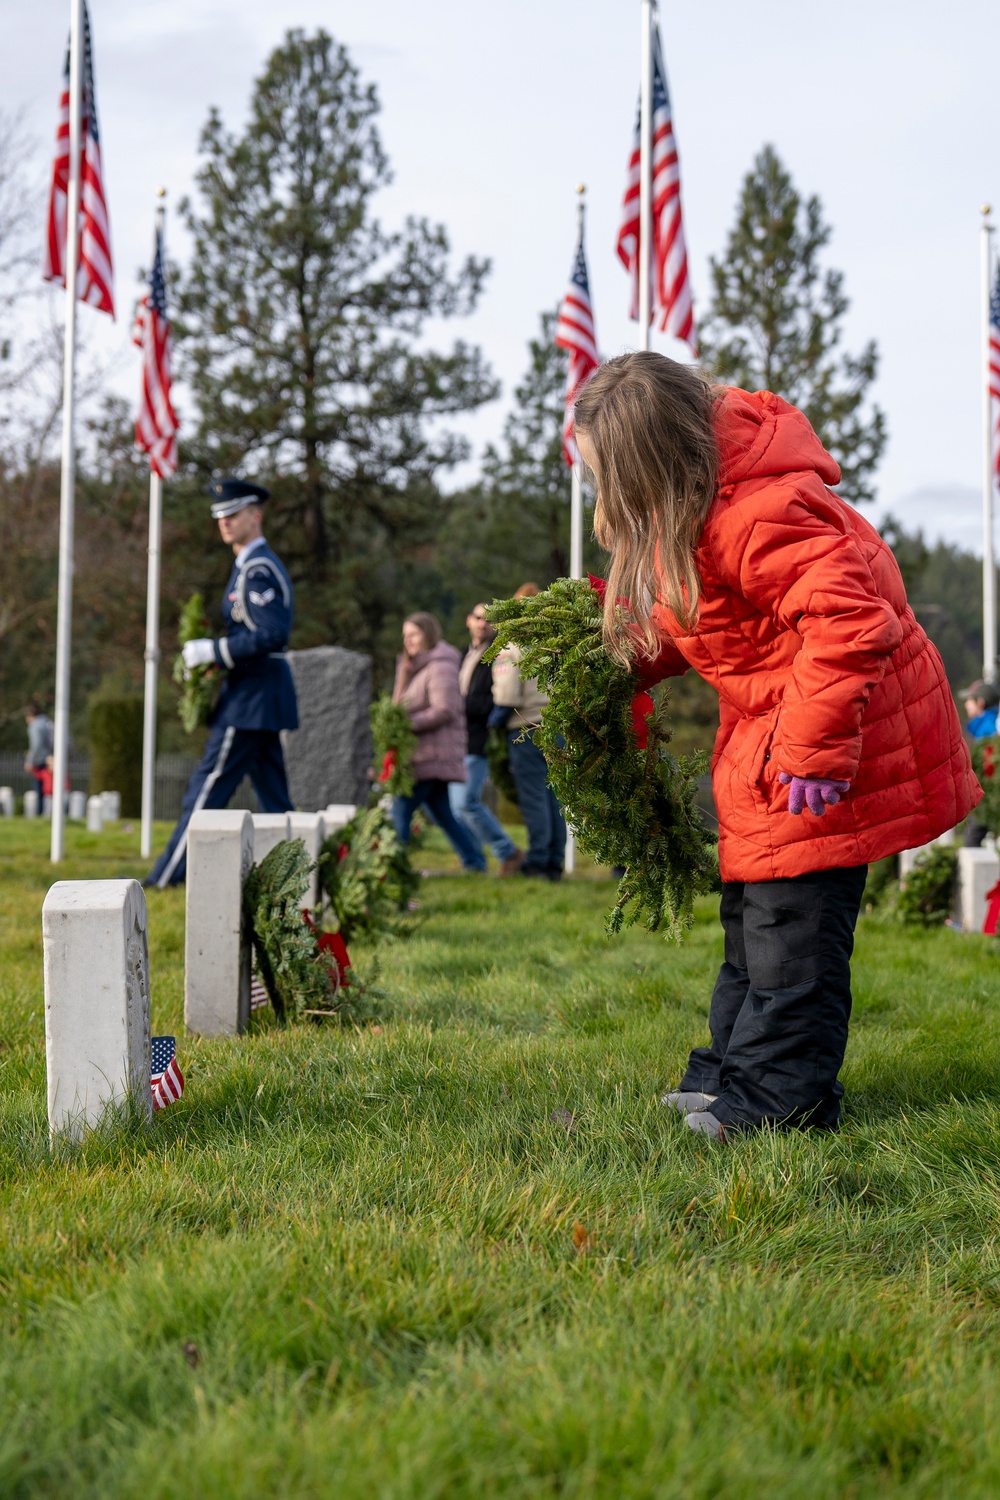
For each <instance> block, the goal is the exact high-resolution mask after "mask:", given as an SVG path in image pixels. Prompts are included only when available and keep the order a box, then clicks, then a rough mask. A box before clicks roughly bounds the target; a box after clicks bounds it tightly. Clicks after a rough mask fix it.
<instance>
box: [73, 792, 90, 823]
mask: <svg viewBox="0 0 1000 1500" xmlns="http://www.w3.org/2000/svg"><path fill="white" fill-rule="evenodd" d="M69 815H70V817H71V818H76V819H77V820H78V821H79V820H80V819H81V818H85V817H86V816H87V793H86V792H70V794H69Z"/></svg>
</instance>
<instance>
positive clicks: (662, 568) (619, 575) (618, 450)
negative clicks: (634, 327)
mask: <svg viewBox="0 0 1000 1500" xmlns="http://www.w3.org/2000/svg"><path fill="white" fill-rule="evenodd" d="M714 401H715V398H714V396H713V393H712V388H711V386H710V385H709V383H708V380H707V378H706V377H705V376H704V375H703V374H702V373H701V371H700V370H696V369H692V368H691V366H690V365H681V364H678V363H677V362H676V361H675V360H672V359H666V358H664V356H663V355H662V354H651V353H638V354H620V355H619V356H618V358H617V359H609V360H608V361H607V363H606V364H603V365H602V366H601V368H600V369H599V370H598V371H597V372H596V374H595V375H594V376H593V377H592V378H591V379H590V381H588V383H587V385H586V386H585V387H584V389H583V390H582V392H581V393H580V395H579V396H578V397H577V402H576V429H577V431H578V432H580V433H582V434H583V435H584V436H585V437H586V438H587V439H588V441H589V443H590V444H591V445H592V447H593V451H594V460H595V476H594V477H595V479H596V481H597V500H596V504H595V506H594V535H595V536H596V537H597V540H598V541H599V542H600V544H601V546H602V547H604V548H605V549H606V550H607V551H608V552H609V553H610V554H611V567H610V570H609V573H608V581H607V591H606V593H605V596H604V644H605V647H606V649H607V651H608V652H609V654H610V655H611V656H612V657H614V658H615V660H617V661H620V662H623V663H626V662H628V660H629V653H628V650H627V649H626V646H627V641H628V640H629V639H631V640H635V638H636V636H638V638H639V640H640V641H641V642H642V643H643V645H644V646H645V648H646V650H647V651H648V652H649V653H650V654H652V653H653V652H654V651H655V633H654V631H653V625H652V620H651V611H652V608H653V605H654V604H656V603H657V602H664V603H666V604H668V605H669V606H670V608H671V609H672V610H673V612H674V614H675V615H676V616H677V619H678V620H679V621H680V623H681V624H682V625H683V626H684V627H685V629H690V628H691V626H692V625H693V624H694V622H695V620H696V619H697V615H698V602H699V596H700V593H701V580H700V579H699V577H698V569H697V567H696V565H695V557H694V554H695V548H696V547H697V545H698V538H699V537H700V535H701V530H702V527H703V526H704V524H705V518H706V516H707V515H708V511H709V507H710V506H711V504H712V500H713V499H714V496H715V489H716V483H717V480H718V471H719V450H718V448H717V446H716V442H715V435H714V433H713V430H712V411H713V406H714ZM624 600H628V608H627V610H625V611H623V609H622V608H621V604H622V601H624Z"/></svg>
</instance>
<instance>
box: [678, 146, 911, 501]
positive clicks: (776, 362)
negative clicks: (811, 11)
mask: <svg viewBox="0 0 1000 1500" xmlns="http://www.w3.org/2000/svg"><path fill="white" fill-rule="evenodd" d="M830 234H831V231H830V227H829V225H828V224H825V223H824V221H823V209H822V205H821V203H820V200H819V198H818V197H816V196H815V194H814V195H813V196H812V197H810V198H808V199H806V200H805V201H803V199H802V197H801V196H800V194H799V192H798V190H797V189H796V188H795V186H794V184H793V182H792V179H791V176H790V175H789V173H788V172H787V170H786V169H785V167H784V166H783V165H782V163H781V161H780V160H779V158H778V155H777V153H776V151H775V150H774V147H773V146H765V147H764V149H763V150H762V151H761V152H760V153H759V155H758V156H757V158H756V160H755V161H754V164H753V168H752V169H751V171H749V172H748V173H747V175H746V177H745V178H744V180H743V187H742V190H741V193H740V198H739V204H738V206H737V212H736V223H735V224H734V226H733V228H732V230H731V232H730V235H729V241H728V243H727V245H726V250H725V254H724V255H723V256H722V257H720V258H719V259H716V258H715V257H713V258H712V259H711V261H710V266H711V276H712V301H711V305H710V308H709V316H708V319H707V320H706V322H705V323H704V325H703V326H702V328H701V329H700V331H699V332H700V339H701V350H702V358H703V360H704V362H705V364H706V365H707V367H708V368H709V369H710V370H712V372H713V373H714V374H715V375H716V377H717V378H718V379H719V380H722V381H724V382H726V383H727V384H730V385H739V386H742V387H743V388H744V389H746V390H751V391H756V390H769V391H774V392H775V393H776V394H777V395H779V396H783V397H784V398H785V399H786V400H787V401H791V402H792V403H793V404H794V405H796V406H799V407H801V408H802V410H803V411H804V412H805V413H806V415H807V416H808V418H809V420H810V422H811V423H812V425H813V427H814V428H815V429H816V432H817V433H818V434H819V437H820V439H821V441H822V442H823V443H824V445H825V446H826V447H827V448H828V449H829V450H830V452H831V453H832V454H833V456H834V458H836V460H837V462H838V463H839V464H840V467H841V470H842V472H843V480H842V482H841V484H840V486H839V491H840V493H841V494H842V495H843V496H844V497H845V499H849V500H853V501H861V500H871V499H873V498H874V489H873V486H872V483H871V475H872V472H873V471H874V469H875V467H876V466H877V464H878V461H879V459H880V457H881V455H882V451H883V449H884V447H885V443H886V427H885V417H884V415H883V413H882V412H881V411H880V410H879V408H878V407H877V406H872V407H870V408H868V407H866V405H865V402H866V398H867V394H868V388H869V386H870V385H871V383H872V381H873V380H874V379H875V375H876V372H877V370H878V350H877V348H876V345H875V342H874V340H870V341H869V342H868V343H867V344H866V345H865V347H864V349H863V350H862V351H861V353H860V354H859V355H851V354H846V353H840V352H839V350H838V346H839V344H840V339H841V320H842V318H843V316H844V313H845V312H846V311H847V308H848V306H849V302H848V298H847V297H846V295H845V293H844V278H843V274H842V272H840V271H835V270H830V269H827V270H823V269H822V268H821V266H820V264H819V254H820V251H821V250H822V249H823V248H824V246H825V245H826V244H827V243H828V242H829V239H830Z"/></svg>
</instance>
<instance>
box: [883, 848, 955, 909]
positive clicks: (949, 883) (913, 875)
mask: <svg viewBox="0 0 1000 1500" xmlns="http://www.w3.org/2000/svg"><path fill="white" fill-rule="evenodd" d="M957 879H958V850H957V849H956V848H954V847H953V846H952V845H949V844H935V845H934V846H933V847H932V848H930V849H926V850H925V851H924V852H923V854H918V855H917V858H916V862H915V863H914V866H913V868H912V870H910V872H909V874H908V875H907V877H906V879H905V880H904V881H902V882H901V883H900V887H899V895H898V896H897V898H896V916H897V917H898V918H899V920H900V921H901V922H905V923H906V924H907V925H908V926H910V927H942V926H943V925H944V923H945V922H947V920H948V918H949V917H950V916H951V908H952V903H953V902H954V899H955V883H956V881H957Z"/></svg>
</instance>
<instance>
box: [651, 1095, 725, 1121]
mask: <svg viewBox="0 0 1000 1500" xmlns="http://www.w3.org/2000/svg"><path fill="white" fill-rule="evenodd" d="M718 1097H719V1096H718V1094H689V1093H681V1092H679V1091H678V1090H677V1089H674V1090H673V1092H672V1093H669V1094H664V1096H663V1098H662V1099H661V1100H660V1103H661V1104H665V1105H666V1106H667V1108H668V1109H676V1111H677V1113H678V1114H679V1115H689V1114H691V1113H692V1112H693V1111H694V1110H696V1109H707V1108H708V1106H709V1105H710V1104H711V1103H713V1102H714V1100H716V1099H717V1098H718Z"/></svg>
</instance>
